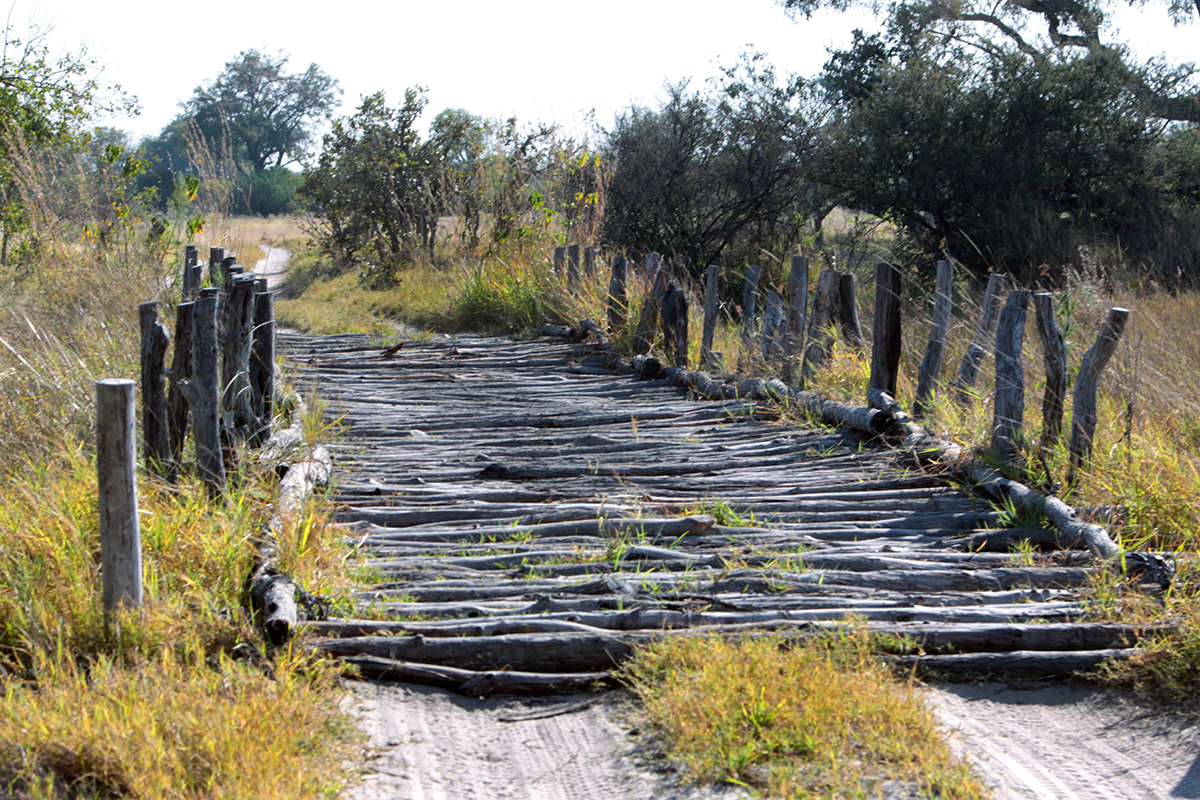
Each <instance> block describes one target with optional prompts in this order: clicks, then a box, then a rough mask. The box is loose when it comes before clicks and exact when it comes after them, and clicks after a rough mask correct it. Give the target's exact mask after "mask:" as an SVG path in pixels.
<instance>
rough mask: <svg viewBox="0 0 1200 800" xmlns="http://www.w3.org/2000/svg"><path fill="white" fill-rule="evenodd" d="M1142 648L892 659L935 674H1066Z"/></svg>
mask: <svg viewBox="0 0 1200 800" xmlns="http://www.w3.org/2000/svg"><path fill="white" fill-rule="evenodd" d="M1138 652H1140V651H1139V650H1138V649H1137V648H1113V649H1105V650H1069V651H1066V652H1049V651H1042V650H1016V651H1013V652H1008V653H964V654H960V655H945V656H937V655H935V656H895V657H890V658H888V661H889V662H891V663H893V664H895V665H896V666H897V667H899V668H900V669H903V670H905V671H908V672H911V671H912V670H913V669H920V670H922V671H928V672H931V673H934V674H950V675H963V674H986V673H1001V674H1003V673H1013V672H1018V673H1022V674H1027V675H1028V674H1032V675H1038V676H1046V677H1051V676H1053V677H1065V676H1069V675H1073V674H1074V673H1076V672H1083V671H1085V670H1090V669H1095V668H1096V667H1098V666H1100V665H1101V664H1103V663H1105V662H1107V661H1113V660H1116V659H1124V658H1130V657H1132V656H1134V655H1136V654H1137V653H1138Z"/></svg>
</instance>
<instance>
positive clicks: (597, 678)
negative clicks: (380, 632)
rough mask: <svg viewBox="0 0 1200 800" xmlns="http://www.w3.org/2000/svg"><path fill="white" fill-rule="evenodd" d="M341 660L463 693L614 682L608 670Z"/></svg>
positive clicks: (541, 691)
mask: <svg viewBox="0 0 1200 800" xmlns="http://www.w3.org/2000/svg"><path fill="white" fill-rule="evenodd" d="M342 660H343V662H344V663H346V664H349V665H350V666H351V667H354V668H355V669H356V670H357V671H358V674H359V675H360V676H362V677H364V678H371V679H373V680H379V681H401V682H404V683H418V684H421V685H424V686H437V687H439V688H442V689H447V690H449V691H452V692H456V693H458V694H462V695H466V696H467V697H490V696H492V695H496V694H512V695H527V696H534V697H539V696H544V695H551V694H571V693H574V692H586V691H591V690H593V689H594V688H595V687H596V686H597V685H610V684H614V683H615V680H614V678H613V677H612V675H611V673H609V672H576V673H542V672H513V671H511V670H493V671H486V672H479V671H476V670H469V669H455V668H453V667H442V666H438V665H436V664H420V663H416V662H412V661H396V660H393V659H388V658H378V657H374V656H350V657H347V658H344V659H342ZM535 718H536V717H535Z"/></svg>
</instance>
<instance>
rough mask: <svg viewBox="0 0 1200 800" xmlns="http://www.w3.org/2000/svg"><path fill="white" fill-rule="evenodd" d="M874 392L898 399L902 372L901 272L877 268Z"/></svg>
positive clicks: (882, 265)
mask: <svg viewBox="0 0 1200 800" xmlns="http://www.w3.org/2000/svg"><path fill="white" fill-rule="evenodd" d="M872 334H873V340H874V341H873V345H872V348H871V384H870V388H871V389H878V390H879V391H882V392H886V393H888V394H889V395H891V396H893V397H895V395H896V378H897V376H898V374H899V372H900V268H899V267H897V266H896V265H895V264H889V263H887V262H886V261H880V262H879V263H878V264H876V265H875V324H874V327H873V329H872Z"/></svg>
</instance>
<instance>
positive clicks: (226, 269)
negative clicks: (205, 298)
mask: <svg viewBox="0 0 1200 800" xmlns="http://www.w3.org/2000/svg"><path fill="white" fill-rule="evenodd" d="M237 266H238V263H237V256H225V257H224V258H222V259H221V283H220V284H219V285H220V286H222V287H224V289H225V291H226V292H228V291H229V288H230V281H232V280H233V276H234V275H239V274H241V270H235V269H234V268H235V267H237Z"/></svg>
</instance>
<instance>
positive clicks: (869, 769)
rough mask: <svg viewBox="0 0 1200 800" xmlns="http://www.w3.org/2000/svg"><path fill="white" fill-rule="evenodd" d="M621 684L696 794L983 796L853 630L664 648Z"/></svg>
mask: <svg viewBox="0 0 1200 800" xmlns="http://www.w3.org/2000/svg"><path fill="white" fill-rule="evenodd" d="M625 676H626V678H627V680H628V681H629V682H630V684H631V685H632V686H633V688H634V691H635V692H636V693H637V694H638V696H639V697H640V698H641V700H642V702H643V704H644V706H645V709H646V713H647V714H648V716H649V718H650V720H651V723H652V724H653V726H654V728H655V730H656V731H657V732H658V733H659V734H661V736H662V739H663V741H664V744H665V747H666V750H667V754H668V757H669V758H671V759H672V760H674V761H677V762H679V763H681V764H683V765H684V766H686V768H687V769H688V771H689V773H690V774H691V776H692V777H693V778H695V779H697V780H700V781H703V782H729V783H735V784H740V785H746V786H752V787H755V788H757V789H761V790H762V791H763V793H764V794H765V795H766V796H770V797H782V798H801V797H803V798H808V797H822V798H835V797H837V798H841V797H868V796H875V795H876V794H877V793H879V792H882V791H883V790H884V789H885V788H887V787H888V786H889V785H891V786H894V787H899V788H901V789H903V790H908V791H911V792H915V793H916V794H919V795H920V796H922V797H925V796H930V797H944V798H958V799H959V800H969V799H970V798H983V797H986V796H987V795H986V792H985V791H984V789H983V788H982V787H981V786H980V785H979V784H978V783H977V782H976V780H975V779H974V778H973V777H972V776H971V774H970V771H969V770H968V768H967V767H966V766H965V765H964V764H963V763H962V762H961V761H959V760H957V759H956V758H955V757H954V756H953V755H952V754H951V752H950V748H949V746H948V745H947V744H946V743H945V741H944V740H943V738H942V735H941V733H940V731H939V730H938V729H937V726H936V724H935V723H934V721H933V718H932V716H931V714H930V712H929V710H928V709H927V708H926V707H925V705H924V704H923V703H922V702H921V700H920V698H919V697H918V696H917V694H916V691H915V688H914V685H913V683H912V682H908V681H902V680H897V679H896V678H894V677H893V676H892V675H891V674H890V672H889V671H888V669H887V668H886V667H885V666H883V665H882V664H880V662H879V661H878V659H877V658H876V657H875V656H874V654H873V652H872V647H871V642H870V638H869V636H868V635H867V633H866V631H864V630H861V629H848V630H847V632H846V633H845V634H842V635H835V636H829V637H822V638H818V639H815V640H812V641H810V642H805V643H798V642H786V643H785V642H784V641H783V640H782V639H779V638H761V639H744V640H740V641H733V640H729V639H723V638H718V637H706V638H700V637H679V638H670V639H664V640H662V641H660V642H658V643H656V644H653V645H651V646H650V647H648V648H647V649H645V650H644V651H642V652H641V653H640V654H639V655H638V656H637V658H635V660H634V661H633V662H632V663H631V664H630V665H629V666H628V667H627V668H626V670H625ZM906 796H907V795H906Z"/></svg>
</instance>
